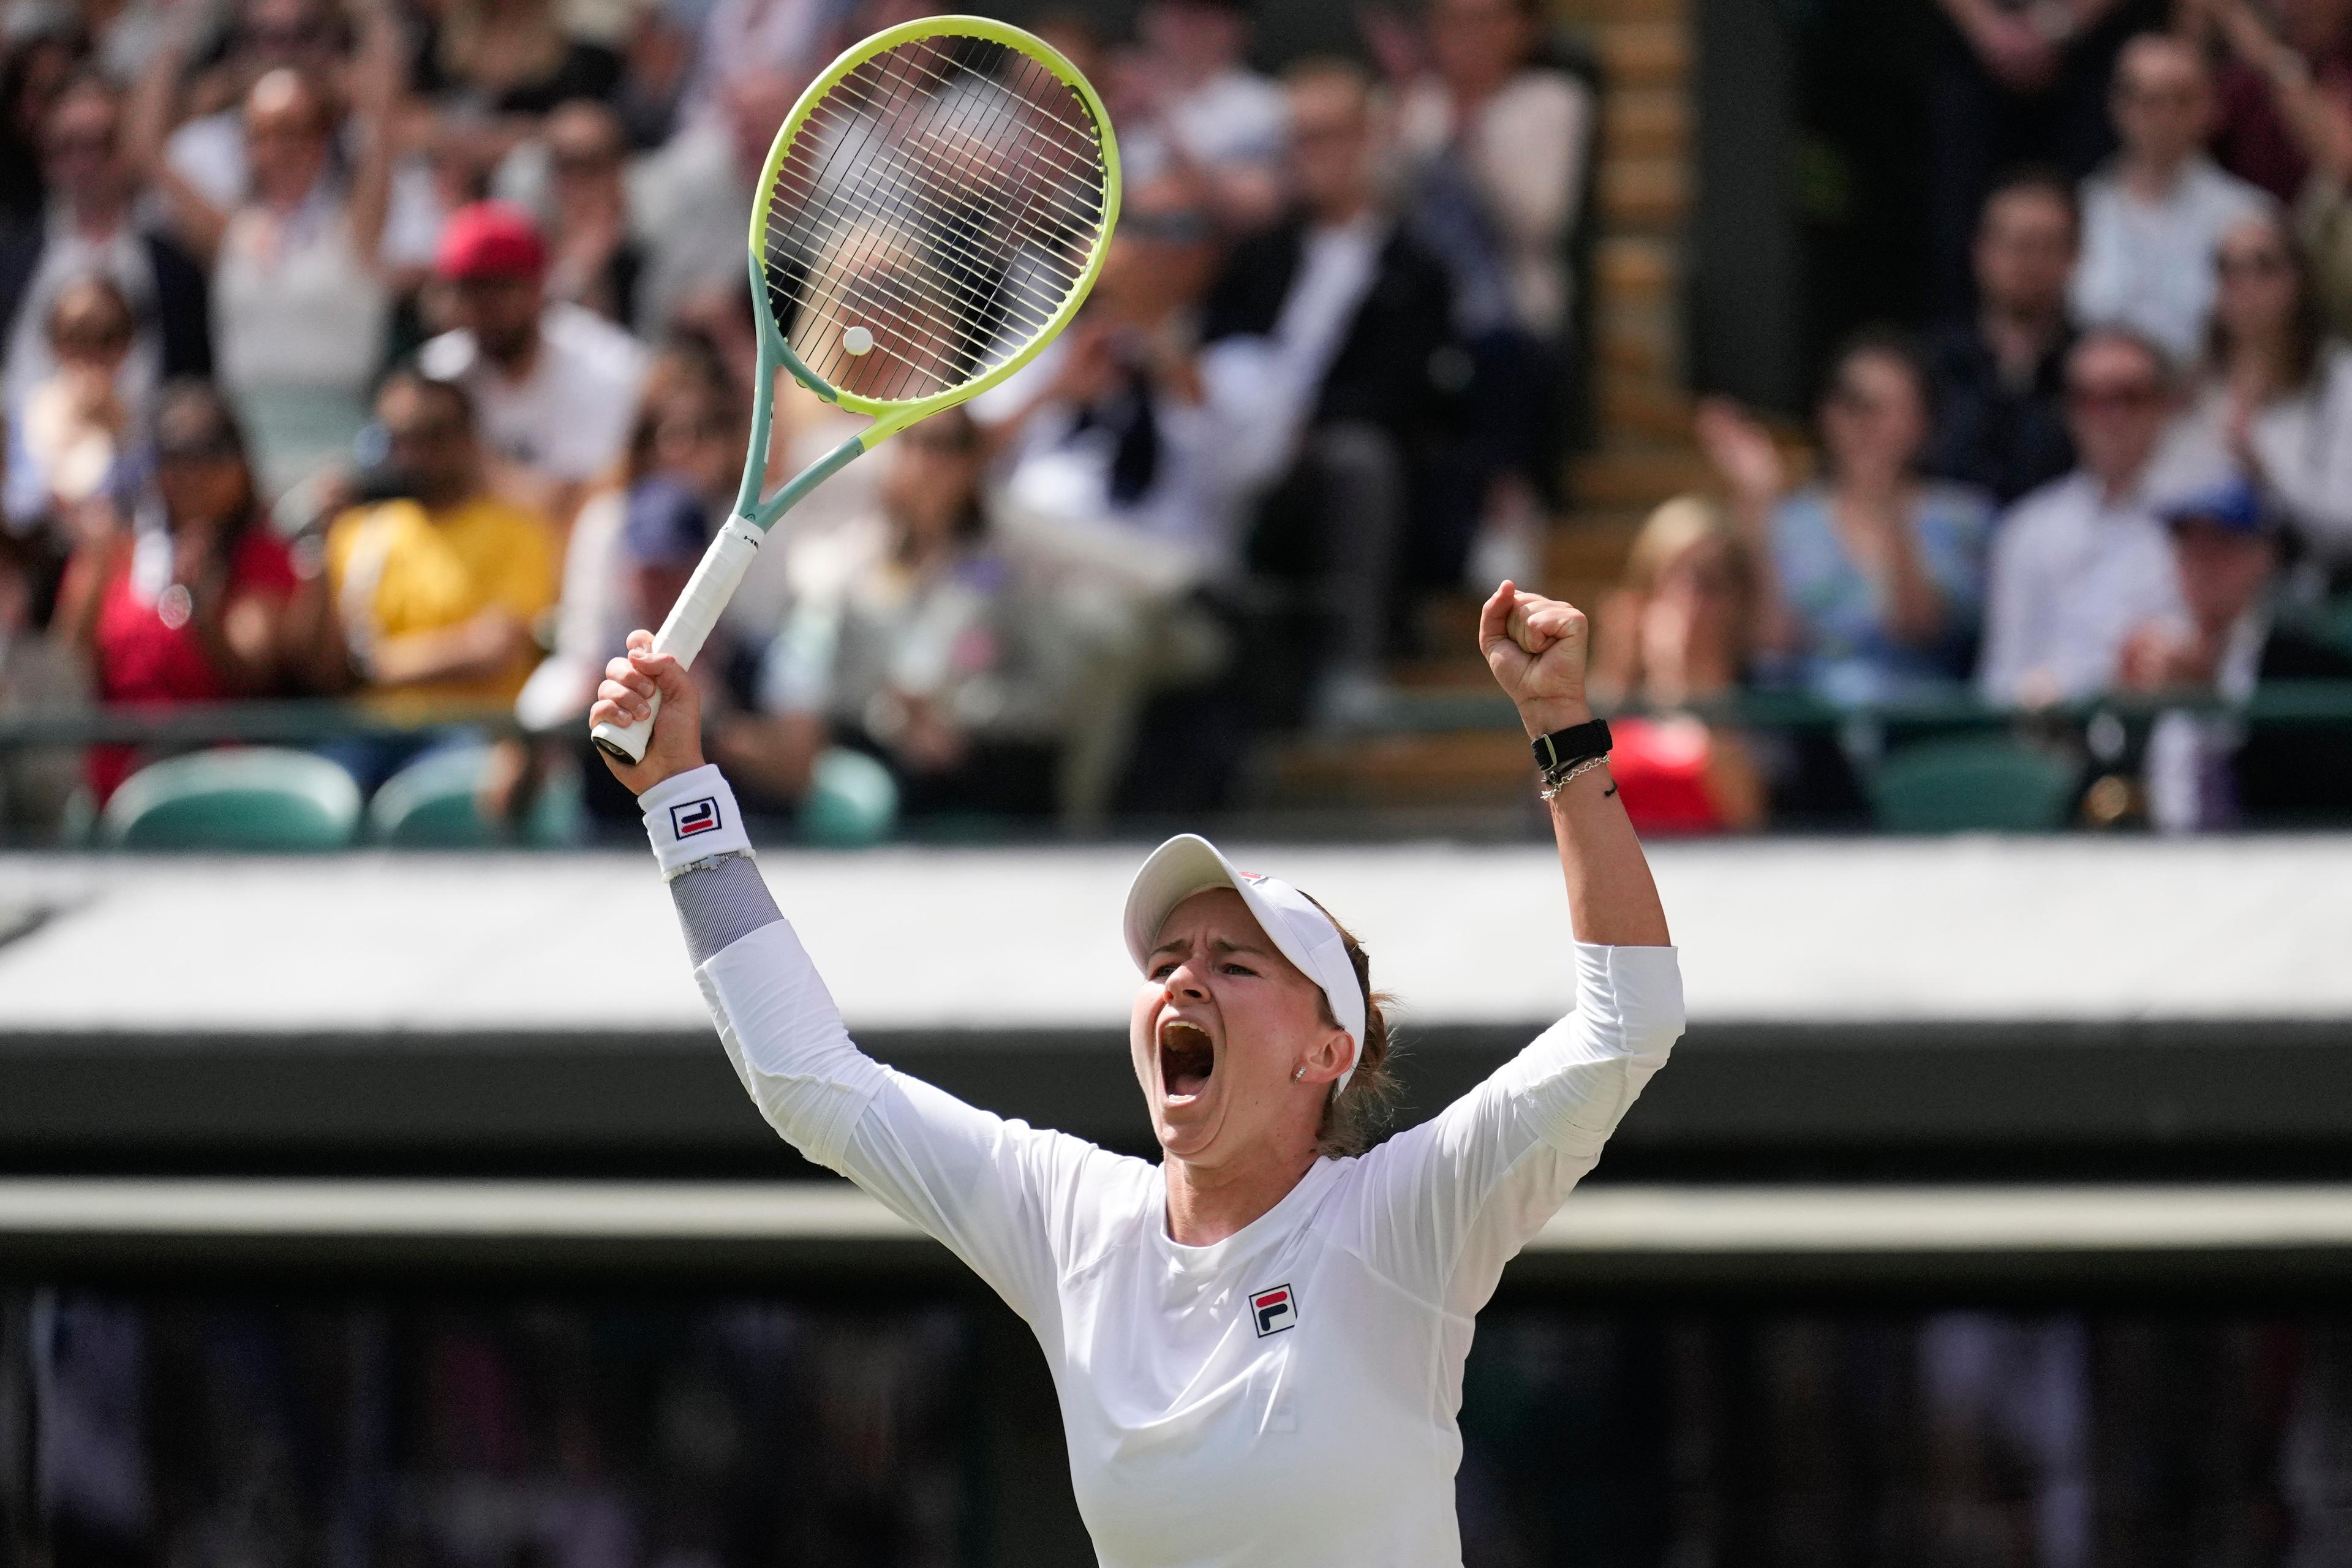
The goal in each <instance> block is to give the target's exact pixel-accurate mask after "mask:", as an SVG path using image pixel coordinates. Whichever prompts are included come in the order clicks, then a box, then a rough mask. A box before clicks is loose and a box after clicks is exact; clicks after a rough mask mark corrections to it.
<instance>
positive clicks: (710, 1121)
mask: <svg viewBox="0 0 2352 1568" xmlns="http://www.w3.org/2000/svg"><path fill="white" fill-rule="evenodd" d="M1535 1033H1536V1026H1526V1027H1504V1028H1479V1029H1461V1028H1457V1029H1450V1030H1444V1031H1430V1032H1423V1033H1421V1034H1410V1033H1409V1034H1407V1035H1406V1037H1405V1044H1406V1054H1405V1056H1404V1058H1403V1061H1404V1071H1405V1076H1406V1079H1407V1089H1408V1092H1407V1108H1406V1110H1405V1112H1404V1117H1405V1120H1406V1121H1417V1120H1420V1119H1421V1118H1423V1117H1425V1116H1427V1115H1429V1114H1430V1113H1432V1112H1433V1111H1434V1110H1436V1109H1437V1108H1439V1107H1441V1106H1443V1105H1444V1104H1445V1103H1446V1102H1447V1101H1448V1100H1451V1099H1452V1098H1454V1096H1455V1095H1458V1094H1460V1093H1462V1092H1463V1091H1464V1090H1465V1089H1468V1088H1469V1087H1470V1086H1471V1085H1472V1084H1474V1083H1475V1082H1476V1081H1478V1079H1481V1078H1483V1077H1485V1076H1486V1074H1487V1073H1489V1072H1492V1071H1493V1070H1494V1069H1495V1068H1496V1066H1498V1065H1499V1064H1500V1063H1501V1062H1502V1061H1504V1060H1505V1059H1507V1057H1508V1056H1509V1055H1510V1054H1511V1053H1512V1052H1515V1051H1516V1050H1517V1049H1518V1048H1519V1047H1521V1046H1522V1045H1523V1044H1524V1043H1525V1042H1526V1041H1527V1040H1528V1039H1529V1038H1531V1037H1533V1036H1534V1034H1535ZM862 1043H863V1044H865V1045H866V1047H867V1048H869V1049H870V1050H872V1051H873V1052H874V1053H875V1054H876V1055H877V1056H879V1057H881V1058H884V1059H885V1060H887V1061H890V1062H891V1063H893V1064H894V1065H896V1066H898V1067H900V1068H904V1069H906V1070H908V1071H909V1072H912V1073H915V1074H917V1075H918V1076H920V1077H923V1078H926V1079H930V1080H932V1081H934V1082H937V1083H939V1084H940V1085H941V1086H942V1087H944V1088H946V1089H950V1091H952V1092H954V1093H957V1094H959V1095H961V1096H963V1097H964V1098H966V1099H969V1100H972V1101H973V1102H975V1103H977V1104H981V1105H983V1106H986V1107H988V1108H989V1109H991V1110H997V1111H1000V1112H1003V1113H1004V1114H1007V1115H1014V1116H1020V1117H1024V1118H1025V1119H1027V1120H1028V1121H1032V1122H1033V1123H1035V1124H1037V1125H1041V1126H1048V1127H1058V1128H1062V1129H1065V1130H1066V1131H1073V1132H1076V1133H1078V1134H1080V1135H1082V1136H1085V1137H1087V1138H1091V1139H1094V1140H1095V1141H1097V1142H1101V1143H1103V1144H1105V1145H1106V1146H1108V1147H1112V1148H1118V1149H1124V1150H1128V1151H1130V1152H1148V1151H1146V1150H1144V1149H1143V1148H1142V1146H1141V1145H1142V1142H1143V1140H1144V1139H1145V1137H1146V1133H1145V1130H1144V1125H1143V1121H1142V1112H1141V1110H1140V1107H1139V1105H1138V1103H1137V1100H1136V1089H1135V1085H1134V1082H1133V1080H1132V1079H1131V1077H1130V1076H1129V1068H1128V1063H1127V1056H1126V1049H1125V1045H1124V1042H1123V1041H1122V1040H1121V1038H1120V1037H1118V1036H1117V1035H1115V1034H1113V1033H1111V1032H1109V1031H1100V1032H1097V1031H1072V1032H1066V1033H1054V1032H1045V1033H1031V1034H1022V1035H992V1034H987V1033H970V1034H959V1035H941V1036H929V1035H900V1036H893V1035H880V1036H873V1035H869V1036H866V1037H862ZM2347 1047H2352V1027H2347V1026H2346V1025H2344V1024H2341V1023H2334V1022H2316V1023H2293V1022H2275V1021H2273V1022H2262V1021H2256V1022H2245V1023H2240V1022H2232V1021H2230V1020H2226V1019H2223V1020H2215V1021H2210V1022H2170V1023H2162V1024H2131V1023H2118V1024H2097V1025H2087V1024H2042V1025H2037V1024H2002V1025H1932V1026H1906V1027H1873V1026H1810V1025H1785V1026H1784V1025H1769V1026H1768V1025H1756V1026H1738V1025H1723V1024H1701V1025H1698V1026H1695V1027H1693V1029H1692V1030H1691V1032H1690V1034H1689V1036H1688V1037H1686V1038H1685V1040H1684V1041H1683V1042H1682V1043H1681V1044H1680V1045H1679V1046H1678V1047H1676V1048H1675V1058H1674V1061H1673V1064H1672V1065H1671V1067H1670V1068H1668V1069H1667V1070H1666V1071H1664V1072H1663V1073H1661V1074H1660V1075H1659V1076H1658V1078H1657V1079H1656V1080H1655V1081H1654V1083H1653V1084H1652V1085H1651V1087H1650V1088H1649V1089H1648V1091H1647V1092H1646V1093H1645V1094H1644V1095H1643V1099H1642V1100H1641V1102H1640V1103H1639V1104H1638V1105H1636V1106H1635V1107H1634V1109H1633V1113H1632V1114H1631V1115H1630V1116H1629V1117H1628V1118H1627V1119H1626V1121H1625V1124H1624V1126H1623V1128H1622V1130H1621V1131H1620V1132H1619V1134H1618V1136H1617V1139H1616V1140H1615V1142H1612V1145H1611V1148H1610V1152H1609V1155H1608V1157H1607V1158H1606V1159H1605V1160H1604V1161H1603V1162H1602V1164H1601V1171H1600V1173H1599V1174H1600V1177H1601V1179H1602V1180H1620V1179H1625V1178H1628V1177H1639V1178H1641V1179H1643V1180H1687V1179H1704V1180H1710V1181H1738V1180H1752V1179H1765V1180H1776V1179H1784V1178H1803V1179H1807V1180H1851V1179H1868V1180H1903V1179H1908V1178H1915V1177H1927V1178H1952V1177H1958V1178H1966V1179H1970V1180H2000V1179H2011V1178H2021V1177H2035V1178H2041V1177H2048V1176H2053V1175H2054V1176H2080V1177H2099V1178H2112V1179H2124V1178H2129V1179H2147V1180H2184V1179H2191V1178H2212V1177H2231V1176H2242V1177H2262V1178H2266V1179H2292V1180H2317V1179H2336V1178H2343V1177H2347V1176H2352V1113H2347V1109H2346V1108H2347V1107H2352V1048H2347ZM0 1171H5V1172H9V1173H104V1172H142V1173H163V1172H174V1171H179V1172H214V1173H225V1174H283V1173H305V1174H332V1173H403V1174H426V1175H436V1174H437V1175H475V1174H493V1173H496V1174H517V1175H621V1174H632V1175H677V1176H687V1175H719V1174H751V1173H786V1174H790V1173H806V1167H805V1166H803V1165H802V1164H801V1163H800V1162H799V1160H798V1159H797V1157H796V1156H794V1155H793V1152H791V1151H790V1150H789V1149H786V1148H785V1147H783V1145H782V1144H781V1143H780V1142H777V1140H776V1139H775V1137H774V1136H773V1135H772V1133H771V1132H770V1131H768V1129H767V1128H766V1127H765V1126H764V1125H763V1124H762V1123H761V1121H760V1119H759V1117H758V1115H757V1114H756V1113H755V1111H754V1110H752V1108H751V1104H750V1102H749V1101H748V1100H746V1099H745V1097H744V1095H743V1092H742V1089H741V1087H740V1085H739V1084H738V1083H737V1082H736V1080H735V1078H734V1075H733V1074H732V1073H731V1072H730V1070H729V1069H728V1067H727V1064H726V1061H725V1058H723V1057H722V1055H721V1054H720V1051H719V1046H718V1042H717V1040H716V1039H715V1038H714V1037H710V1036H709V1035H705V1034H698V1033H688V1032H680V1033H675V1034H657V1035H613V1036H607V1037H596V1038H583V1037H578V1036H575V1035H562V1036H557V1035H542V1034H528V1033H523V1034H510V1035H499V1036H404V1035H386V1036H380V1037H300V1036H290V1037H209V1038H188V1037H168V1038H166V1037H154V1036H108V1035H64V1036H39V1035H24V1034H18V1035H7V1036H0Z"/></svg>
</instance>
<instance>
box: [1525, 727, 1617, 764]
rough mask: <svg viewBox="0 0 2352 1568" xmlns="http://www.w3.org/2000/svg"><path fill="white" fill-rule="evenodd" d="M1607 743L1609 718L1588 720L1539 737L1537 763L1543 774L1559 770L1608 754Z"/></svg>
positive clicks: (1537, 739) (1608, 743)
mask: <svg viewBox="0 0 2352 1568" xmlns="http://www.w3.org/2000/svg"><path fill="white" fill-rule="evenodd" d="M1609 746H1610V741H1609V721H1608V720H1606V719H1588V720H1586V721H1584V722H1583V723H1581V724H1570V726H1569V727H1568V728H1567V729H1565V730H1554V731H1552V732H1551V733H1550V734H1549V735H1539V736H1538V737H1537V738H1536V742H1535V753H1536V766H1538V767H1539V768H1541V769H1542V770H1543V771H1544V772H1545V773H1558V772H1560V771H1562V770H1563V769H1567V768H1572V767H1574V766H1575V765H1576V764H1577V763H1580V762H1582V761H1584V760H1585V759H1586V758H1587V757H1605V756H1607V755H1608V754H1609Z"/></svg>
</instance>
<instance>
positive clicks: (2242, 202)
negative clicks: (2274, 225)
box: [2074, 33, 2273, 363]
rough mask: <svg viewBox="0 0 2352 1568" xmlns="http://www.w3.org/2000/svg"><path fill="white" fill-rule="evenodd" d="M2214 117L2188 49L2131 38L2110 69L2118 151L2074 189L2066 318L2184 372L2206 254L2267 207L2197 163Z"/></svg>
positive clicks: (2209, 283)
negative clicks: (2075, 240)
mask: <svg viewBox="0 0 2352 1568" xmlns="http://www.w3.org/2000/svg"><path fill="white" fill-rule="evenodd" d="M2213 112H2214V106H2213V81H2212V77H2211V75H2210V72H2209V71H2208V70H2207V68H2206V65H2205V60H2204V58H2203V57H2202V56H2201V55H2200V54H2199V53H2198V52H2197V50H2196V48H2195V47H2192V46H2191V45H2189V44H2188V43H2186V42H2184V41H2182V40H2181V39H2179V38H2175V37H2168V36H2166V35H2163V34H2157V33H2149V34H2145V35H2143V36H2141V37H2137V38H2135V39H2133V40H2132V41H2131V43H2130V44H2129V45H2128V46H2127V47H2126V48H2125V49H2124V52H2123V55H2122V57H2121V58H2119V59H2118V60H2117V61H2116V79H2115V88H2114V113H2115V121H2116V133H2117V135H2118V136H2119V137H2120V138H2121V139H2122V142H2123V148H2122V151H2120V152H2119V153H2116V157H2115V161H2114V162H2113V163H2110V164H2109V165H2108V166H2107V167H2106V168H2105V169H2102V170H2101V171H2100V172H2099V173H2097V174H2094V175H2092V176H2091V177H2090V178H2089V179H2087V180H2085V181H2084V182H2083V256H2082V260H2081V262H2080V263H2079V264H2078V265H2077V266H2076V268H2075V270H2074V316H2075V319H2076V320H2077V321H2081V322H2083V323H2084V324H2086V325H2104V324H2110V323H2112V324H2116V325H2122V326H2128V327H2130V328H2132V329H2133V330H2134V331H2139V332H2142V333H2145V334H2146V335H2147V336H2148V337H2149V338H2152V339H2154V340H2155V341H2156V342H2157V344H2158V346H2159V347H2161V348H2162V349H2163V350H2164V351H2165V353H2168V354H2169V355H2171V356H2172V358H2173V359H2174V361H2175V362H2176V363H2187V362H2189V360H2191V359H2194V358H2195V357H2196V355H2197V353H2198V351H2199V349H2200V347H2201V346H2202V345H2203V342H2204V336H2205V319H2206V315H2207V313H2208V312H2209V311H2210V310H2211V309H2212V306H2213V295H2214V289H2215V286H2216V279H2215V275H2214V270H2213V253H2214V247H2216V246H2218V245H2219V244H2220V243H2221V237H2222V236H2223V235H2225V234H2227V233H2228V232H2229V231H2230V230H2231V228H2233V227H2235V226H2237V225H2238V224H2239V223H2241V222H2242V221H2243V220H2244V219H2246V218H2249V217H2253V216H2260V215H2261V214H2262V213H2263V212H2265V211H2267V210H2269V209H2270V208H2271V206H2272V205H2273V202H2272V201H2271V198H2270V197H2269V196H2268V195H2265V194H2263V192H2262V191H2261V190H2259V189H2257V188H2256V187H2255V186H2253V185H2250V184H2247V183H2246V182H2245V181H2243V180H2241V179H2239V178H2238V177H2237V176H2236V175H2234V174H2225V173H2223V172H2222V170H2221V166H2220V165H2219V164H2217V163H2214V162H2213V160H2212V159H2211V158H2210V157H2208V156H2207V155H2206V153H2205V138H2206V137H2207V135H2208V134H2210V132H2211V131H2212V129H2213Z"/></svg>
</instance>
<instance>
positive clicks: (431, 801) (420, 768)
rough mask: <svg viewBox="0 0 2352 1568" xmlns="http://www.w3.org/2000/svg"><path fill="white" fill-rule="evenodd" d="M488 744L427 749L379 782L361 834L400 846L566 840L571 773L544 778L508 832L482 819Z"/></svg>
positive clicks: (576, 792)
mask: <svg viewBox="0 0 2352 1568" xmlns="http://www.w3.org/2000/svg"><path fill="white" fill-rule="evenodd" d="M490 755H491V749H490V748H489V747H488V746H451V747H446V748H444V749H442V750H440V751H435V752H427V753H425V755H424V756H421V757H419V758H417V759H416V760H415V762H413V763H409V764H408V765H407V766H406V767H404V768H403V769H401V770H400V771H399V772H398V773H394V774H393V775H392V777H390V778H388V779H386V780H385V781H384V782H383V786H382V787H381V788H379V789H378V790H377V791H376V792H375V795H374V797H373V799H371V800H370V801H369V802H368V808H367V828H368V837H370V838H371V839H373V840H374V841H375V842H376V843H378V844H385V845H390V846H393V847H396V848H404V849H472V848H478V847H483V846H486V845H492V844H506V843H511V842H516V841H520V842H521V843H523V844H527V845H530V846H533V847H541V848H548V847H558V846H561V845H564V844H568V843H570V842H572V839H573V838H574V837H575V836H576V834H575V829H576V828H577V826H578V824H579V818H580V789H579V781H578V779H577V777H576V776H574V775H572V774H571V773H562V774H560V775H558V776H555V777H551V778H549V779H547V780H545V781H544V782H543V783H542V784H541V787H540V788H539V790H538V791H537V792H536V793H535V794H534V795H533V796H532V800H531V805H530V809H529V810H528V811H527V812H526V813H525V815H524V816H523V820H522V821H521V823H520V826H519V828H518V829H516V830H511V831H510V830H509V828H508V827H507V826H505V825H503V824H500V823H497V822H493V821H490V820H488V818H486V817H484V816H482V813H481V808H480V806H479V805H478V801H479V798H480V794H481V787H482V778H483V774H484V772H485V770H486V769H487V768H488V765H489V761H490Z"/></svg>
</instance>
